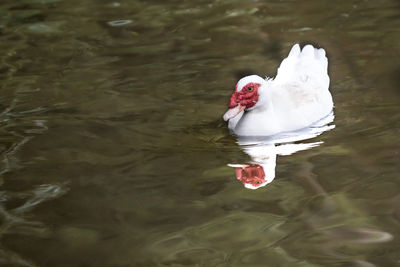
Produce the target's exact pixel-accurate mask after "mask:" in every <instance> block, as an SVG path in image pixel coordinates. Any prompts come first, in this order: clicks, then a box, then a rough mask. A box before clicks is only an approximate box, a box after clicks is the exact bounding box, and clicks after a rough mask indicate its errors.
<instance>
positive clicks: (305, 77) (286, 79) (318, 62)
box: [274, 44, 329, 89]
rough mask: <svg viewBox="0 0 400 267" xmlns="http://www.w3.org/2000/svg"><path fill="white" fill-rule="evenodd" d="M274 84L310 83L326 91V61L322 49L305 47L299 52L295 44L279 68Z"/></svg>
mask: <svg viewBox="0 0 400 267" xmlns="http://www.w3.org/2000/svg"><path fill="white" fill-rule="evenodd" d="M274 82H275V83H279V84H285V83H299V82H304V83H306V82H312V83H318V84H320V86H322V87H324V88H326V89H328V87H329V76H328V59H327V57H326V53H325V50H324V49H323V48H319V49H318V48H314V47H313V46H312V45H306V46H304V47H303V49H302V50H300V46H299V45H298V44H295V45H294V46H293V47H292V49H291V50H290V52H289V55H288V56H287V58H285V59H284V60H283V61H282V63H281V65H280V66H279V69H278V73H277V75H276V78H275V79H274Z"/></svg>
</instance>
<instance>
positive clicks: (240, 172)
mask: <svg viewBox="0 0 400 267" xmlns="http://www.w3.org/2000/svg"><path fill="white" fill-rule="evenodd" d="M228 166H230V167H233V168H234V169H235V174H236V178H237V179H238V180H239V181H240V182H242V184H243V185H244V187H246V188H248V189H257V188H259V187H262V186H265V185H267V184H268V182H269V181H268V180H267V179H266V175H265V172H264V168H263V166H261V165H259V164H250V165H247V164H245V165H241V164H230V165H228Z"/></svg>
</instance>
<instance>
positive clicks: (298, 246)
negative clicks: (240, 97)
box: [0, 0, 400, 267]
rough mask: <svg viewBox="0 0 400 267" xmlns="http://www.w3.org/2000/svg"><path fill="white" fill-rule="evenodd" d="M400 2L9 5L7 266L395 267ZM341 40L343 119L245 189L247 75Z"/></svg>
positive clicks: (399, 231) (1, 230) (1, 236)
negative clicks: (239, 122)
mask: <svg viewBox="0 0 400 267" xmlns="http://www.w3.org/2000/svg"><path fill="white" fill-rule="evenodd" d="M399 29H400V6H399V3H398V1H395V0H385V1H383V0H381V1H366V0H365V1H261V0H259V1H253V0H245V1H243V0H234V1H218V0H205V1H204V0H203V1H201V0H198V1H169V2H168V3H167V2H166V1H165V2H164V1H155V0H154V1H119V2H113V1H105V0H102V1H76V0H72V1H61V0H21V1H11V0H8V1H7V0H6V1H2V2H1V4H0V51H1V62H0V76H1V95H0V108H1V110H0V112H1V116H0V122H1V126H0V130H1V135H0V137H1V143H0V145H1V177H0V183H1V187H0V240H1V245H0V265H1V266H52V267H53V266H61V267H64V266H82V267H86V266H96V267H97V266H121V267H122V266H124V267H125V266H399V264H400V253H399V251H400V241H399V238H400V195H399V192H400V188H399V182H400V180H399V179H400V176H399V173H400V160H399V159H400V154H399V152H400V145H399V144H400V109H399V105H400V91H399V86H400V79H399V74H400V65H399V64H400V63H399V58H400V30H399ZM295 42H300V43H303V44H304V43H306V42H312V43H314V44H316V45H318V46H322V47H324V48H325V49H326V50H327V53H328V57H329V60H330V67H329V72H330V76H331V87H330V88H331V92H332V95H333V98H334V101H335V116H336V117H335V122H334V123H335V125H336V128H335V129H334V130H331V131H329V132H325V133H323V134H322V135H321V136H319V137H316V138H314V139H312V140H311V141H313V142H317V141H323V142H324V143H323V144H322V145H320V146H318V147H314V148H313V149H311V150H307V151H301V152H298V153H296V154H294V155H291V156H286V157H278V158H277V165H276V178H275V180H274V181H273V182H272V183H270V184H268V185H267V186H265V187H263V188H260V189H258V190H248V189H245V188H244V187H243V186H242V184H241V183H240V182H239V181H238V180H237V179H236V177H235V172H234V170H233V169H232V168H230V167H228V166H227V164H228V163H232V162H239V163H246V162H247V161H249V156H248V155H247V154H245V153H244V152H243V150H242V149H241V148H240V147H239V146H238V145H237V144H236V139H235V138H234V137H232V136H230V135H229V132H228V130H227V127H226V125H225V123H224V122H223V121H222V119H221V116H222V114H223V113H224V112H225V111H226V107H227V102H228V99H229V97H230V95H231V93H232V92H233V89H234V85H235V83H236V81H237V79H238V78H240V77H241V76H243V75H246V74H248V73H255V74H258V75H261V76H264V75H269V76H274V75H275V73H276V68H277V67H278V65H279V63H280V61H281V60H282V59H283V58H284V57H285V56H286V55H287V53H288V51H289V49H290V47H291V46H292V45H293V44H294V43H295Z"/></svg>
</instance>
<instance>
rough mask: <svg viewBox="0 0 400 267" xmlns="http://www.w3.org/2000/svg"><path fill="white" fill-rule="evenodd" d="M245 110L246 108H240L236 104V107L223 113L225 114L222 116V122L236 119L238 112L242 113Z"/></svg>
mask: <svg viewBox="0 0 400 267" xmlns="http://www.w3.org/2000/svg"><path fill="white" fill-rule="evenodd" d="M245 108H246V106H241V105H240V104H238V105H237V106H236V107H233V108H230V109H228V111H227V112H225V114H224V116H223V118H224V121H228V120H230V119H232V118H234V117H236V115H238V114H239V113H240V112H242V111H243V110H244V109H245Z"/></svg>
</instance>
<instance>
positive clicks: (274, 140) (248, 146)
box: [228, 113, 335, 189]
mask: <svg viewBox="0 0 400 267" xmlns="http://www.w3.org/2000/svg"><path fill="white" fill-rule="evenodd" d="M333 119H334V115H333V113H331V114H329V115H328V116H327V117H325V118H323V119H322V120H320V121H318V122H317V123H314V124H313V125H311V126H310V127H308V128H304V129H301V130H299V131H294V132H289V133H282V134H278V135H274V136H268V137H239V138H238V144H239V145H240V146H241V148H242V149H243V151H244V152H245V153H246V154H248V155H249V156H250V158H251V160H250V161H249V162H248V163H246V164H228V166H229V167H232V168H233V169H234V170H235V174H236V178H237V179H238V180H239V181H240V182H241V183H242V184H243V185H244V186H245V187H246V188H248V189H257V188H260V187H263V186H265V185H267V184H269V183H271V182H272V181H273V180H274V178H275V167H276V157H277V156H278V155H279V156H288V155H292V154H293V153H296V152H298V151H301V150H307V149H311V148H313V147H316V146H319V145H320V144H322V143H323V142H322V141H319V142H311V143H296V142H299V141H304V140H307V139H311V138H314V137H316V136H318V135H320V134H322V133H323V132H325V131H329V130H331V129H333V128H335V125H329V124H330V123H331V122H333Z"/></svg>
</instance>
